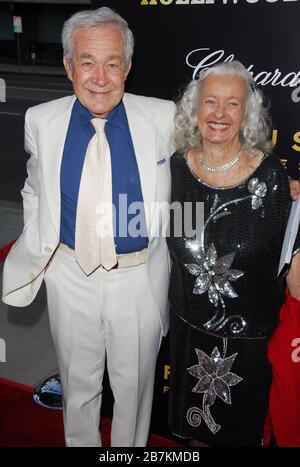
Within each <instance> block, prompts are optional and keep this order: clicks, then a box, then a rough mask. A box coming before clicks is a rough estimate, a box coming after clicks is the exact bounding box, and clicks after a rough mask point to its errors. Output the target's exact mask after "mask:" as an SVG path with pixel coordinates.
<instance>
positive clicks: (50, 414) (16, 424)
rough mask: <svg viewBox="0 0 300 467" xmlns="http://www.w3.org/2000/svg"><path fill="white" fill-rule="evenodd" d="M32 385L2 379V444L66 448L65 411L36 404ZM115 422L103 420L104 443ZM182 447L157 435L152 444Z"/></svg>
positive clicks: (0, 422) (0, 443) (0, 379)
mask: <svg viewBox="0 0 300 467" xmlns="http://www.w3.org/2000/svg"><path fill="white" fill-rule="evenodd" d="M32 392H33V390H32V388H31V387H30V386H25V385H23V384H18V383H14V382H12V381H8V380H6V379H2V378H0V447H63V446H64V445H65V443H64V431H63V419H62V412H61V411H60V410H51V409H46V408H44V407H41V406H39V405H38V404H36V403H35V402H34V400H33V398H32ZM110 428H111V421H110V420H109V419H108V418H102V419H101V434H102V440H103V446H104V447H108V446H109V443H110ZM158 446H164V447H174V448H176V447H180V446H181V445H180V444H178V443H176V442H175V441H173V440H171V439H167V438H163V437H161V436H157V435H154V434H151V435H150V439H149V447H158Z"/></svg>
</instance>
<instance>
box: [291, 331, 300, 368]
mask: <svg viewBox="0 0 300 467" xmlns="http://www.w3.org/2000/svg"><path fill="white" fill-rule="evenodd" d="M298 345H299V347H297V346H298ZM292 347H296V349H295V350H293V352H292V355H291V357H292V360H293V362H294V363H299V362H300V337H296V338H295V339H293V342H292Z"/></svg>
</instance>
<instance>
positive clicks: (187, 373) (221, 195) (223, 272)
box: [168, 153, 300, 446]
mask: <svg viewBox="0 0 300 467" xmlns="http://www.w3.org/2000/svg"><path fill="white" fill-rule="evenodd" d="M171 173H172V199H171V201H172V204H171V208H172V209H171V221H170V236H169V238H168V245H169V249H170V252H171V256H172V260H173V265H172V273H171V283H170V292H169V298H170V303H171V326H170V359H171V380H170V415H169V422H170V427H171V430H172V432H173V433H174V434H176V435H178V436H181V437H185V438H197V439H199V440H202V441H204V442H206V443H208V444H210V445H219V446H257V445H260V442H261V438H262V433H263V424H264V418H265V415H266V411H267V405H268V392H269V387H270V383H271V368H270V365H269V363H268V361H267V358H266V350H267V343H268V340H269V338H270V336H271V334H272V332H273V330H274V329H275V327H276V325H277V322H278V313H279V310H280V307H281V305H282V304H283V302H284V299H285V293H284V287H283V283H282V279H280V278H278V277H277V270H278V264H279V258H280V252H281V245H282V241H283V237H284V232H285V228H286V223H287V219H288V215H289V211H290V206H291V200H290V195H289V185H288V179H287V175H286V171H285V169H284V168H283V167H282V165H281V163H280V161H279V160H278V159H277V158H276V157H275V156H265V157H264V158H263V160H262V161H261V163H260V164H259V166H258V167H257V168H256V169H255V170H254V171H253V173H252V174H251V175H249V176H248V177H247V178H246V179H244V180H243V181H242V182H241V183H239V184H238V185H235V186H232V187H227V188H216V187H213V186H210V185H208V184H206V183H204V182H203V181H201V180H199V179H198V178H197V176H196V175H195V174H194V173H193V171H192V170H191V168H190V167H189V166H188V163H187V161H186V159H185V157H184V156H183V155H182V154H180V153H175V154H174V155H173V156H172V158H171ZM201 203H202V204H201ZM201 212H202V213H204V219H203V216H201ZM181 213H183V215H182V216H181ZM193 231H194V232H193ZM195 233H196V234H195ZM299 245H300V241H299V235H298V238H297V241H296V248H298V247H299Z"/></svg>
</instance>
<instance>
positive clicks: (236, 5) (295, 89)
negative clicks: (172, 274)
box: [92, 0, 300, 432]
mask: <svg viewBox="0 0 300 467" xmlns="http://www.w3.org/2000/svg"><path fill="white" fill-rule="evenodd" d="M99 6H109V7H111V8H114V9H115V10H116V11H118V12H119V13H120V14H121V15H122V16H123V17H124V18H125V19H126V20H127V21H128V23H129V25H130V27H131V29H132V30H133V32H134V35H135V38H136V47H135V55H134V62H133V63H134V66H133V69H132V71H131V73H130V77H129V79H128V83H127V90H128V91H129V92H134V93H137V94H144V95H151V96H155V97H162V98H167V99H176V96H178V93H179V92H180V90H181V89H182V87H183V86H184V85H185V84H186V83H187V82H188V81H189V80H191V79H196V78H197V76H198V74H199V72H200V71H201V70H202V69H203V68H205V67H208V66H210V65H212V64H213V63H218V62H221V61H224V60H232V59H233V58H236V59H238V60H240V61H241V62H242V63H243V64H244V65H245V66H246V68H248V69H249V71H250V72H251V73H253V76H254V78H255V81H256V83H257V85H259V86H260V87H261V88H263V91H264V93H265V94H266V96H267V98H269V99H270V106H271V114H272V120H273V129H274V130H273V140H274V142H276V148H275V152H276V153H277V155H278V156H279V157H280V158H281V159H282V160H283V162H284V163H285V164H286V166H287V169H288V172H289V174H290V175H291V176H293V177H294V178H298V174H299V169H300V167H299V162H300V115H299V109H300V105H299V103H300V56H299V44H300V26H299V24H300V1H299V0H106V1H101V0H95V1H94V3H93V5H92V7H95V8H96V7H99ZM168 375H169V366H168V353H167V344H166V343H165V344H164V345H163V347H162V351H161V354H160V358H159V361H158V368H157V383H156V391H155V400H154V412H153V425H154V426H153V428H154V429H155V430H156V431H161V432H167V431H168V428H167V422H166V417H167V416H166V412H167V393H168Z"/></svg>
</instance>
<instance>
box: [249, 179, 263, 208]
mask: <svg viewBox="0 0 300 467" xmlns="http://www.w3.org/2000/svg"><path fill="white" fill-rule="evenodd" d="M248 190H249V191H250V193H251V194H252V199H251V206H252V209H258V208H260V207H261V205H262V204H263V198H264V196H266V193H267V185H266V184H265V182H260V181H259V180H258V178H251V180H250V182H249V184H248Z"/></svg>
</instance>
